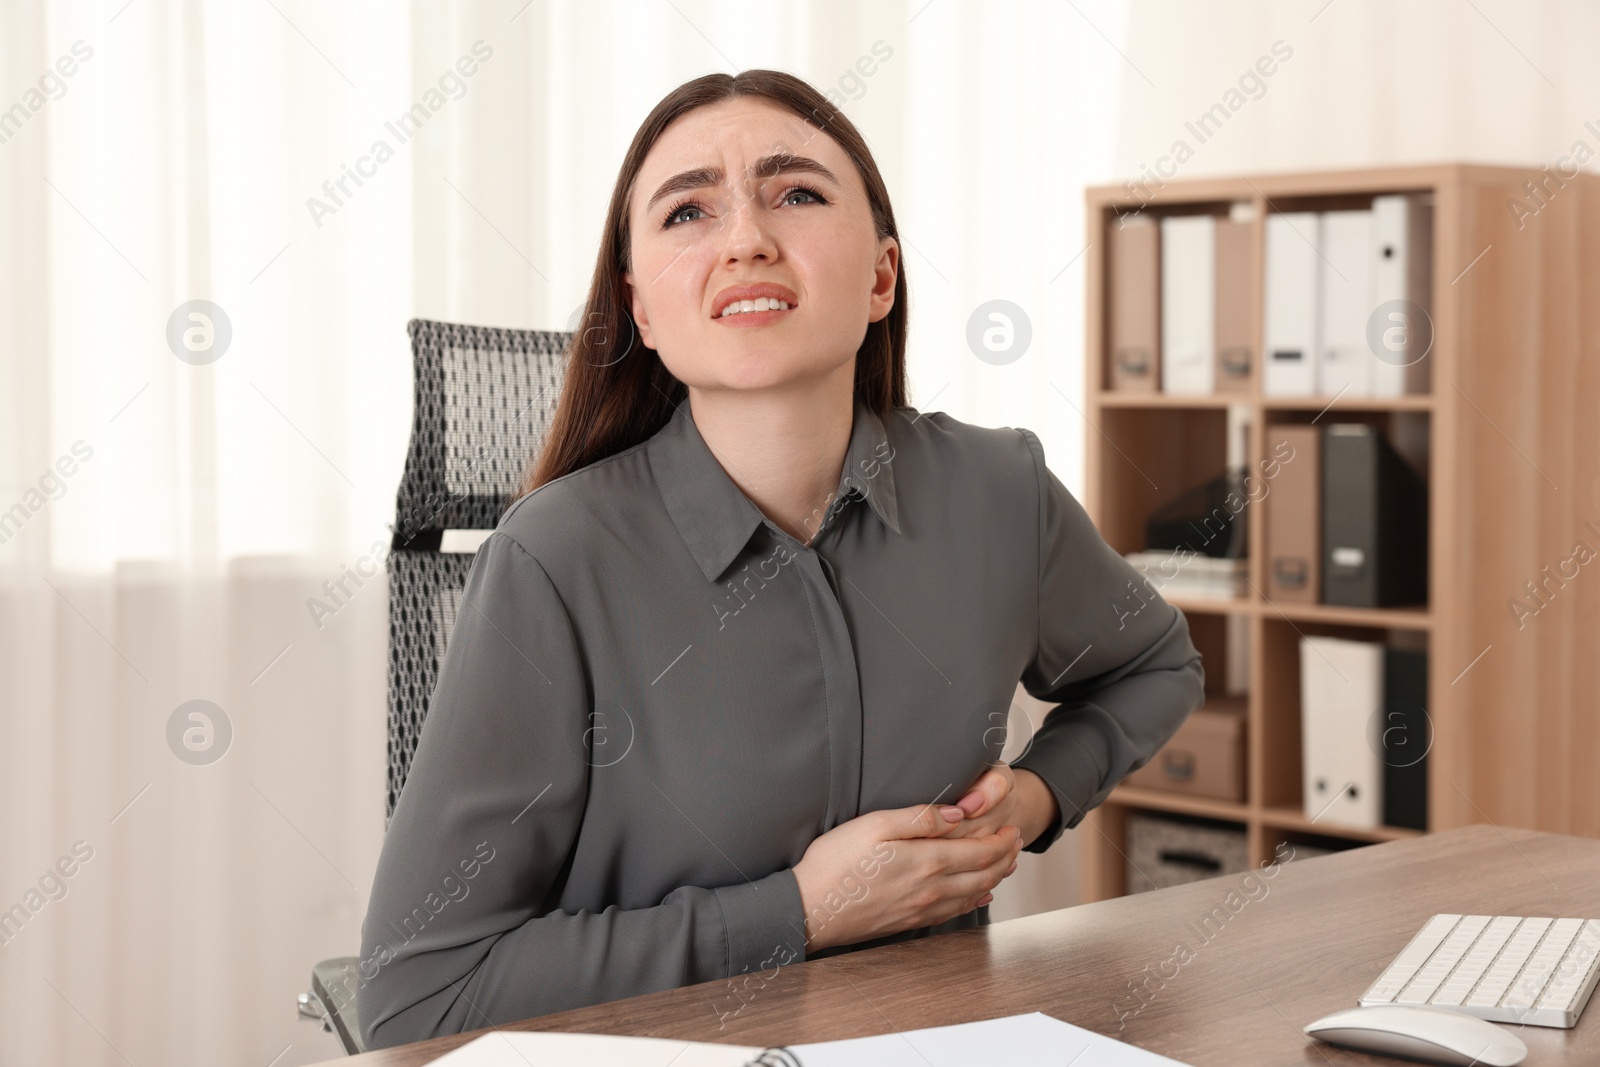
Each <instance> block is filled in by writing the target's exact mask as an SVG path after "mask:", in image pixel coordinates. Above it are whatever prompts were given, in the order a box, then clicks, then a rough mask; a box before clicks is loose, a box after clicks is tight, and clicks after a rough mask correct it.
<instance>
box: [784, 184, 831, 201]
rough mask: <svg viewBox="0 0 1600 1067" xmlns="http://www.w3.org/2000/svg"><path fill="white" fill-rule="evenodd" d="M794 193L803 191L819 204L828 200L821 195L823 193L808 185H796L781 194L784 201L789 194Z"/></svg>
mask: <svg viewBox="0 0 1600 1067" xmlns="http://www.w3.org/2000/svg"><path fill="white" fill-rule="evenodd" d="M796 193H805V194H806V195H807V196H809V197H811V198H812V199H814V200H816V202H817V203H819V204H826V203H827V202H828V201H827V199H826V198H825V197H823V195H822V194H821V193H819V192H817V191H816V190H815V189H813V188H811V186H809V185H796V186H794V187H793V188H791V189H790V190H789V191H788V192H787V193H784V194H783V199H784V200H785V201H787V200H788V199H789V198H790V197H791V196H793V195H795V194H796Z"/></svg>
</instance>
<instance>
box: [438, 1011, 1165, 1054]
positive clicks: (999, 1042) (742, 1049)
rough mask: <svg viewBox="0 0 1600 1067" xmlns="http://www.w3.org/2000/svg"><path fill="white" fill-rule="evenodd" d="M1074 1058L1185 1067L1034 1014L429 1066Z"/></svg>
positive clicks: (583, 1040) (590, 1047) (474, 1048)
mask: <svg viewBox="0 0 1600 1067" xmlns="http://www.w3.org/2000/svg"><path fill="white" fill-rule="evenodd" d="M1085 1053H1089V1055H1085ZM1078 1057H1082V1059H1081V1060H1079V1058H1078ZM1076 1062H1082V1063H1092V1064H1094V1065H1095V1067H1187V1065H1185V1064H1182V1063H1180V1062H1179V1061H1177V1060H1171V1059H1168V1058H1167V1057H1165V1056H1158V1055H1156V1054H1155V1053H1154V1052H1147V1051H1146V1050H1144V1049H1142V1048H1139V1047H1138V1046H1136V1045H1129V1044H1126V1043H1124V1042H1121V1041H1118V1040H1116V1039H1115V1038H1110V1037H1106V1036H1105V1035H1104V1034H1099V1033H1096V1032H1095V1031H1093V1030H1085V1029H1084V1028H1082V1027H1080V1026H1073V1025H1072V1024H1071V1023H1065V1022H1062V1021H1061V1020H1060V1019H1056V1018H1052V1017H1051V1016H1049V1015H1045V1014H1044V1013H1042V1012H1037V1011H1036V1012H1030V1013H1028V1014H1026V1015H1009V1016H1006V1017H1005V1018H1002V1019H986V1020H984V1021H983V1022H976V1023H959V1024H957V1025H955V1026H933V1027H929V1028H927V1029H925V1030H905V1031H900V1032H896V1033H888V1034H879V1035H877V1036H875V1037H857V1038H850V1039H848V1040H844V1041H819V1042H816V1043H814V1044H809V1045H788V1046H784V1047H780V1048H762V1047H760V1046H757V1045H722V1044H717V1043H714V1042H702V1041H674V1040H669V1039H665V1038H659V1037H611V1036H607V1035H601V1034H539V1033H536V1034H529V1033H515V1032H512V1031H509V1030H496V1031H495V1032H494V1033H492V1034H485V1035H483V1036H482V1037H479V1038H475V1039H473V1040H472V1041H469V1042H467V1043H466V1044H465V1045H462V1046H461V1047H460V1048H458V1049H455V1050H454V1051H452V1052H447V1053H445V1054H444V1055H443V1056H441V1057H439V1058H438V1059H436V1060H434V1061H433V1062H432V1064H431V1067H528V1065H529V1064H536V1065H537V1067H971V1065H972V1064H974V1063H1017V1064H1023V1063H1076Z"/></svg>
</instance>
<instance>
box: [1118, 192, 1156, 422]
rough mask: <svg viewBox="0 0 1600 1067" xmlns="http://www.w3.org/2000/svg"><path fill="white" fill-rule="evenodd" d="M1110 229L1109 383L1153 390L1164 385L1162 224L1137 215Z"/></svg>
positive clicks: (1126, 388) (1134, 390) (1125, 389)
mask: <svg viewBox="0 0 1600 1067" xmlns="http://www.w3.org/2000/svg"><path fill="white" fill-rule="evenodd" d="M1110 232H1111V239H1110V244H1109V247H1108V249H1107V251H1108V253H1109V257H1110V261H1111V262H1110V268H1111V269H1110V270H1109V271H1108V272H1107V273H1108V276H1109V278H1110V281H1111V323H1110V325H1111V331H1110V337H1109V338H1108V341H1109V346H1108V354H1109V356H1110V362H1111V368H1110V374H1109V376H1108V382H1109V385H1110V387H1111V388H1112V389H1115V390H1118V391H1121V392H1129V393H1154V392H1157V391H1158V390H1159V389H1160V385H1161V376H1160V367H1161V227H1160V226H1158V225H1157V224H1156V222H1155V220H1154V219H1149V218H1145V217H1144V216H1143V215H1137V216H1131V217H1124V218H1122V219H1121V220H1119V221H1118V222H1117V223H1116V224H1114V225H1113V226H1112V227H1111V231H1110Z"/></svg>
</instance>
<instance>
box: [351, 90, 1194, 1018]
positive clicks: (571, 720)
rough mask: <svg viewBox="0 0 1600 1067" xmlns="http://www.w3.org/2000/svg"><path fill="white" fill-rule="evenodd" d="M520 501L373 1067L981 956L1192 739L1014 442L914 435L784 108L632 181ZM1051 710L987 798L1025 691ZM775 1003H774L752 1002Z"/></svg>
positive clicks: (434, 773)
mask: <svg viewBox="0 0 1600 1067" xmlns="http://www.w3.org/2000/svg"><path fill="white" fill-rule="evenodd" d="M605 232H606V234H607V238H606V242H605V246H604V247H603V248H602V249H601V253H600V258H599V263H598V264H597V267H596V270H595V274H594V279H593V281H592V283H591V288H590V293H589V298H588V304H587V307H588V308H589V314H590V319H591V324H590V325H589V326H588V327H587V328H585V329H583V330H582V331H579V333H578V335H577V336H576V337H575V339H574V342H573V345H572V351H571V354H570V357H569V358H570V362H569V368H568V370H567V373H566V379H565V382H564V386H563V392H562V395H561V399H560V402H559V405H558V408H557V412H556V415H555V419H554V422H553V424H552V427H551V430H550V433H549V436H548V439H547V440H546V442H545V443H544V446H543V450H542V453H541V455H540V457H539V461H538V464H537V467H536V468H535V469H534V471H533V472H532V474H531V476H530V477H529V479H528V481H527V484H526V485H525V486H524V488H525V490H527V492H526V493H525V494H524V495H523V496H521V497H520V498H519V499H518V500H517V501H516V502H515V503H513V504H512V505H511V507H510V508H509V509H508V510H507V511H506V513H505V514H504V516H503V517H502V518H501V520H500V523H499V525H498V527H497V528H496V530H495V532H494V533H493V534H492V535H491V536H490V537H489V539H488V540H487V541H486V542H485V543H484V544H483V546H482V547H481V548H480V549H479V551H478V554H477V558H476V559H475V561H474V563H473V566H472V570H471V574H470V576H469V578H468V581H467V585H466V590H465V594H464V604H463V606H462V608H461V610H460V612H459V615H458V622H457V624H456V628H455V631H454V633H453V635H452V637H451V641H450V644H449V648H448V651H447V653H446V655H445V657H444V659H443V662H442V663H441V666H440V672H439V681H438V687H437V689H436V690H435V692H434V695H433V701H432V707H431V710H430V712H429V715H428V719H427V721H426V724H425V726H424V728H423V731H422V734H421V738H420V741H419V744H418V747H417V751H416V755H415V757H414V759H413V762H412V765H411V769H410V774H409V777H408V779H407V781H406V783H405V787H404V789H403V791H402V793H401V796H400V799H399V802H398V804H397V806H396V808H395V811H394V816H393V819H392V821H391V823H390V826H389V830H388V836H387V838H386V840H385V842H384V847H383V853H382V857H381V859H380V861H379V865H378V871H377V875H376V879H375V881H374V884H373V890H372V901H371V906H370V908H369V910H368V913H367V917H366V921H365V924H364V926H363V931H362V934H363V936H362V959H361V965H360V967H359V968H358V981H359V983H360V985H359V989H358V994H357V1014H358V1016H359V1018H360V1022H361V1029H362V1032H363V1036H364V1037H365V1040H366V1042H367V1045H368V1046H369V1047H372V1048H377V1047H382V1046H387V1045H393V1044H396V1043H399V1042H404V1041H413V1040H419V1039H422V1038H426V1037H431V1036H435V1035H439V1034H447V1033H456V1032H460V1031H462V1030H466V1029H476V1028H479V1027H484V1026H491V1025H499V1024H503V1023H507V1022H510V1021H512V1020H515V1019H519V1018H525V1017H528V1016H533V1015H541V1014H544V1013H547V1012H552V1011H557V1010H561V1009H566V1008H573V1007H579V1006H582V1005H587V1004H593V1003H598V1002H601V1001H606V1000H612V999H616V998H619V997H625V996H631V995H634V994H638V993H645V992H650V991H653V990H659V989H666V988H672V987H675V986H680V985H685V984H689V983H696V982H706V981H711V980H719V979H726V980H732V981H728V982H725V983H724V984H723V985H721V986H718V987H713V992H712V993H711V994H709V995H708V999H711V1000H714V1001H715V1003H713V1004H712V1008H713V1010H715V1011H717V1012H718V1014H719V1015H723V1016H725V1015H727V1014H729V1013H730V1012H731V1011H733V1010H737V1009H738V1008H739V1007H741V1006H742V1005H743V1003H744V1002H745V1001H746V1000H748V999H749V996H750V994H749V993H748V992H747V991H748V990H749V989H750V988H752V986H751V984H750V982H749V979H751V978H752V977H755V978H758V979H759V980H760V981H770V980H772V979H773V977H774V976H775V974H776V969H777V968H779V967H781V966H783V965H784V964H787V963H791V962H795V961H799V960H804V959H807V958H816V957H818V956H822V955H827V954H829V953H832V952H836V951H844V950H846V949H849V948H860V947H864V946H866V945H871V944H882V943H884V942H887V941H891V940H900V939H904V938H910V937H921V936H926V935H928V934H932V933H938V932H942V931H946V930H954V929H960V928H964V927H971V926H976V925H981V924H983V923H985V922H987V910H986V907H985V906H986V905H987V904H988V902H989V900H990V899H991V893H990V891H991V890H992V889H993V888H994V887H995V885H997V884H998V883H999V882H1000V881H1001V880H1002V879H1003V878H1004V877H1006V876H1007V875H1008V874H1010V873H1011V871H1012V870H1013V869H1014V865H1015V861H1016V856H1017V853H1018V851H1019V850H1020V849H1021V848H1027V849H1028V850H1029V851H1033V852H1042V851H1044V850H1045V849H1046V848H1047V847H1048V846H1049V845H1050V844H1051V843H1052V842H1054V841H1055V840H1056V838H1057V837H1059V836H1060V835H1061V833H1062V832H1063V831H1064V830H1065V829H1069V828H1071V827H1074V826H1076V825H1077V824H1078V822H1079V821H1080V820H1081V819H1082V818H1083V815H1084V812H1085V811H1087V810H1088V809H1089V808H1091V807H1093V806H1095V805H1096V804H1098V803H1100V802H1101V801H1102V800H1104V799H1105V796H1106V794H1108V793H1109V792H1110V790H1111V788H1112V787H1113V786H1114V785H1115V784H1116V783H1117V782H1118V781H1119V780H1120V779H1121V778H1123V777H1124V776H1125V775H1126V774H1128V773H1129V772H1130V771H1132V770H1135V769H1137V768H1139V767H1141V766H1143V765H1144V763H1145V762H1146V761H1148V760H1149V758H1150V757H1151V756H1152V755H1153V754H1154V753H1155V752H1156V750H1157V749H1158V748H1159V747H1160V746H1161V745H1162V744H1163V743H1164V742H1165V741H1166V740H1167V739H1168V738H1169V737H1170V736H1171V735H1172V733H1173V731H1174V730H1176V729H1177V727H1178V725H1179V724H1180V723H1181V722H1182V721H1183V719H1184V718H1185V716H1186V715H1187V714H1188V713H1189V711H1190V710H1191V709H1193V708H1194V707H1195V706H1197V705H1198V704H1199V703H1200V702H1201V699H1202V697H1201V694H1202V681H1203V675H1202V671H1201V666H1200V657H1199V654H1198V653H1197V652H1196V651H1195V649H1194V646H1193V645H1192V644H1191V643H1190V640H1189V634H1188V629H1187V626H1186V624H1185V621H1184V619H1183V616H1182V615H1181V614H1180V613H1178V612H1177V611H1175V610H1173V609H1172V608H1171V607H1170V606H1169V605H1167V604H1166V603H1165V602H1164V601H1162V600H1160V599H1159V597H1155V596H1153V594H1148V593H1147V594H1145V596H1146V597H1147V599H1146V600H1144V601H1139V603H1142V604H1143V606H1142V607H1141V608H1140V609H1139V610H1137V611H1129V610H1128V609H1127V608H1126V606H1124V605H1125V604H1126V602H1128V601H1129V590H1130V589H1131V588H1132V587H1131V586H1130V584H1129V583H1130V582H1131V581H1132V580H1133V579H1134V578H1135V577H1136V575H1135V572H1134V571H1133V570H1132V568H1131V567H1129V566H1128V564H1127V563H1126V562H1125V561H1124V560H1123V559H1122V558H1121V557H1120V556H1119V555H1117V553H1116V552H1114V551H1113V550H1112V549H1111V548H1110V547H1109V546H1107V545H1106V544H1105V542H1104V541H1102V540H1101V539H1100V537H1099V536H1098V534H1097V533H1096V532H1095V529H1094V527H1093V526H1092V525H1091V524H1090V522H1089V520H1088V518H1087V516H1086V515H1085V514H1084V512H1083V510H1082V508H1081V507H1079V505H1078V504H1077V502H1076V501H1075V500H1074V499H1073V498H1072V497H1071V495H1070V494H1069V493H1068V492H1067V490H1066V488H1065V487H1064V486H1063V485H1062V484H1061V482H1060V481H1059V480H1058V479H1056V477H1055V476H1054V475H1053V474H1052V473H1051V472H1050V471H1049V469H1048V468H1047V467H1046V466H1045V462H1044V454H1043V450H1042V449H1041V447H1040V445H1039V442H1038V439H1037V438H1036V437H1035V436H1034V435H1033V434H1032V433H1031V432H1029V431H1027V430H1014V429H987V428H982V427H977V426H971V425H968V424H965V423H962V422H959V421H957V420H955V419H952V418H950V417H949V416H947V415H945V414H943V413H938V412H934V413H920V412H918V411H916V410H914V409H913V408H911V407H909V406H907V405H906V386H905V378H906V373H905V359H904V353H905V336H906V330H905V319H906V283H905V278H904V274H903V272H902V271H901V270H900V265H901V264H900V246H899V243H898V241H897V239H896V237H895V233H896V230H895V224H894V217H893V214H892V212H891V210H890V206H889V198H888V194H887V192H886V190H885V187H884V184H883V180H882V178H881V177H880V176H879V174H878V171H877V168H876V166H875V165H874V163H873V161H872V159H871V157H870V155H869V153H868V151H867V148H866V145H865V143H864V142H863V141H862V139H861V137H860V135H859V134H858V133H857V131H856V130H855V128H854V127H853V126H852V125H851V123H850V122H849V120H848V119H846V118H845V117H844V116H843V115H842V114H839V113H838V112H836V111H834V110H833V109H832V108H830V107H829V106H828V104H827V102H826V100H825V99H824V98H823V97H822V96H821V95H820V94H818V93H817V92H816V91H815V90H814V89H813V88H811V87H810V86H809V85H806V84H805V83H804V82H801V81H799V80H798V79H795V78H793V77H792V76H789V75H786V74H782V73H778V72H774V71H764V70H755V71H746V72H744V73H742V74H740V75H738V76H737V77H729V76H727V75H723V74H717V75H708V76H706V77H704V78H700V79H697V80H695V81H692V82H689V83H687V84H685V85H684V86H682V87H680V88H679V89H677V90H676V91H674V92H673V93H672V94H671V95H669V96H668V97H667V98H666V99H665V100H663V101H662V102H661V103H660V104H659V105H658V106H657V107H656V109H655V110H654V111H653V112H652V113H651V115H650V116H649V118H648V119H647V120H646V121H645V123H644V126H643V127H642V128H641V129H640V131H639V133H638V135H637V136H636V137H635V139H634V142H633V144H632V146H631V147H630V148H629V151H628V154H627V157H626V159H625V160H624V162H623V166H622V172H621V174H620V176H619V178H618V182H617V186H616V189H615V192H614V193H613V196H612V199H611V206H610V211H609V215H608V218H607V223H606V230H605ZM1019 679H1020V680H1021V681H1022V683H1023V684H1024V685H1025V686H1026V688H1027V689H1028V691H1029V692H1031V693H1033V694H1035V695H1036V696H1038V697H1041V698H1043V699H1047V700H1051V701H1058V702H1063V704H1062V706H1061V707H1060V708H1057V709H1053V710H1052V712H1051V713H1050V714H1049V715H1048V716H1047V718H1046V720H1045V722H1044V724H1043V726H1042V728H1041V729H1040V730H1039V731H1038V733H1037V735H1036V736H1035V737H1034V738H1033V739H1032V742H1031V745H1030V747H1029V749H1028V751H1027V752H1026V753H1025V754H1024V755H1023V756H1022V757H1021V758H1019V759H1017V760H1014V761H1013V762H1012V763H1011V765H1010V766H1007V765H1005V764H1004V763H1002V762H1000V761H999V751H1000V747H1001V744H1002V743H1003V741H1004V739H1005V732H1004V723H1005V713H1006V710H1007V709H1008V707H1009V705H1010V698H1011V696H1012V694H1013V693H1014V691H1015V688H1016V685H1017V682H1018V680H1019ZM758 984H759V983H758Z"/></svg>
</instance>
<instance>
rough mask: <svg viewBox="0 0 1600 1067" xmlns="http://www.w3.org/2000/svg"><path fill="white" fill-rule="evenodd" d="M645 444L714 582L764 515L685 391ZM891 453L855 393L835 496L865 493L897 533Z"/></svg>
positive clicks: (673, 511)
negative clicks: (720, 458) (724, 461)
mask: <svg viewBox="0 0 1600 1067" xmlns="http://www.w3.org/2000/svg"><path fill="white" fill-rule="evenodd" d="M645 447H646V450H647V452H648V454H649V457H650V468H651V470H652V472H653V473H654V474H655V479H656V484H657V485H658V486H659V487H660V489H661V498H662V500H663V501H664V502H665V503H666V506H667V513H668V514H669V515H671V516H672V521H673V523H674V524H675V525H676V526H677V527H678V533H679V534H681V535H682V537H683V541H684V544H686V545H688V547H689V551H690V553H691V554H692V555H693V556H694V558H695V562H696V563H698V564H699V565H700V569H701V571H702V572H704V574H705V576H706V578H707V580H708V581H713V582H714V581H716V580H717V579H718V578H720V577H721V576H722V573H723V571H725V570H727V569H728V565H729V564H731V563H732V562H733V560H734V558H735V557H736V556H738V554H739V552H740V551H741V550H742V549H743V548H744V546H745V545H746V544H748V543H749V541H750V535H751V534H752V533H754V532H755V529H756V527H757V526H759V525H761V523H762V522H764V521H765V518H766V517H765V516H764V515H762V514H761V509H760V508H758V507H756V506H755V505H754V504H753V503H751V502H750V498H749V497H747V496H745V495H744V492H743V491H742V490H740V488H739V487H738V486H737V485H735V484H734V482H733V479H731V478H729V477H728V473H727V472H726V471H725V470H723V469H722V465H721V464H720V463H718V462H717V458H716V456H714V455H712V453H711V449H710V448H709V447H708V446H707V445H706V443H705V439H704V438H703V437H701V436H700V431H699V429H698V428H697V427H696V426H695V423H694V417H693V416H692V415H691V414H690V411H689V397H688V396H687V395H685V396H684V398H683V399H682V400H680V401H679V402H678V405H677V407H676V409H674V411H673V413H672V417H671V418H670V419H668V420H667V423H666V425H665V426H663V427H662V428H661V429H660V430H658V431H657V432H656V434H655V435H654V436H653V437H651V438H650V440H649V442H648V444H647V445H646V446H645ZM893 457H894V453H893V451H892V450H891V446H890V445H889V444H888V434H886V433H885V432H884V428H883V420H882V419H880V418H879V417H878V415H877V413H876V412H874V411H873V410H872V409H871V408H869V407H867V406H866V405H865V404H864V403H862V402H861V400H860V399H857V400H856V401H855V415H854V418H853V420H852V423H851V427H850V444H849V446H848V447H847V448H846V449H845V459H844V469H843V470H842V471H841V472H840V475H839V488H838V489H837V490H836V492H835V497H834V502H837V501H840V500H843V499H844V498H845V497H846V496H852V495H853V496H856V497H865V498H866V500H867V503H868V504H870V505H871V507H872V510H873V511H874V512H875V513H876V514H877V516H878V518H879V519H880V520H881V521H882V522H883V524H884V525H885V526H887V527H888V528H889V529H891V530H893V531H894V532H895V533H896V534H899V533H900V515H899V509H898V507H897V506H896V499H895V484H894V469H893V468H894V464H893V462H892V460H893ZM852 475H853V476H852ZM830 506H832V504H830Z"/></svg>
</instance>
